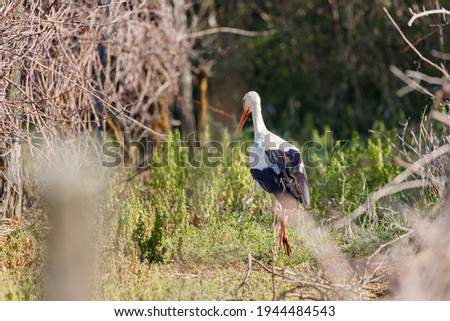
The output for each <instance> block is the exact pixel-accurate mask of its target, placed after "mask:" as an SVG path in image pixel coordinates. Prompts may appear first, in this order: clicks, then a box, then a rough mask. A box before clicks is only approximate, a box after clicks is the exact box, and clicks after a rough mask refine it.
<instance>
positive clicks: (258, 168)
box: [235, 91, 309, 256]
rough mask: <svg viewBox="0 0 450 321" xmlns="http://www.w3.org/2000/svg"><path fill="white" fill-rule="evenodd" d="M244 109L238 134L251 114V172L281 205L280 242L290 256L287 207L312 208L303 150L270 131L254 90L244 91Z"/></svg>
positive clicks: (237, 134)
mask: <svg viewBox="0 0 450 321" xmlns="http://www.w3.org/2000/svg"><path fill="white" fill-rule="evenodd" d="M242 104H243V109H244V110H243V112H242V116H241V120H240V122H239V127H238V129H237V131H236V135H235V137H236V138H237V137H238V136H239V133H240V132H241V129H242V127H243V126H244V123H245V121H246V120H247V117H248V116H249V115H250V114H252V117H253V127H254V134H255V141H254V143H253V144H252V146H251V148H250V154H249V163H250V173H251V174H252V176H253V178H254V179H255V180H256V181H257V182H258V183H259V185H261V187H262V188H263V189H264V190H265V191H266V192H269V193H272V194H273V195H275V197H276V199H277V200H278V201H279V202H280V204H281V208H282V210H281V217H279V221H280V232H279V242H280V246H281V244H283V247H284V251H285V252H286V254H287V255H288V256H290V255H291V252H292V249H291V246H290V245H289V241H288V238H287V235H286V225H287V216H286V210H287V209H294V208H295V209H298V206H299V204H300V203H302V204H303V206H304V207H305V208H309V191H308V178H307V176H306V171H305V166H304V165H303V161H302V159H301V157H300V152H299V150H298V148H296V147H295V146H294V145H292V144H291V143H289V142H287V141H285V140H284V139H282V138H280V137H279V136H277V135H275V134H273V133H271V132H270V131H268V130H267V128H266V125H265V124H264V120H263V118H262V113H261V99H260V98H259V95H258V94H257V93H256V92H255V91H250V92H248V93H247V94H245V96H244V98H243V100H242Z"/></svg>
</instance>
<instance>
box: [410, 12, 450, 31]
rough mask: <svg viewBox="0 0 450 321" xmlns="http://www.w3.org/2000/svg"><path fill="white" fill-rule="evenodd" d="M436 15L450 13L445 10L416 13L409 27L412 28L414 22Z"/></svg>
mask: <svg viewBox="0 0 450 321" xmlns="http://www.w3.org/2000/svg"><path fill="white" fill-rule="evenodd" d="M435 14H442V15H450V11H448V10H445V9H435V10H425V11H423V12H419V13H414V14H413V15H412V17H411V18H410V19H409V21H408V27H411V26H412V24H413V23H414V21H416V20H417V19H419V18H422V17H426V16H430V15H435Z"/></svg>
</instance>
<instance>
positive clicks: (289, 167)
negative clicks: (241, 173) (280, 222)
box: [250, 149, 310, 208]
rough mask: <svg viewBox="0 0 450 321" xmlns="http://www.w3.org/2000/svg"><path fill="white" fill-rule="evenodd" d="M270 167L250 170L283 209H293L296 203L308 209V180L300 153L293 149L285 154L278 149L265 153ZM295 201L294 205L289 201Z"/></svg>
mask: <svg viewBox="0 0 450 321" xmlns="http://www.w3.org/2000/svg"><path fill="white" fill-rule="evenodd" d="M266 155H267V157H268V158H269V160H270V162H271V163H272V164H273V166H272V167H268V168H265V169H263V170H259V169H251V170H250V172H251V174H252V176H253V178H254V179H255V180H257V181H258V183H259V184H260V185H261V186H262V187H263V188H264V190H266V191H267V192H269V193H273V194H275V196H276V197H277V199H278V200H279V201H280V202H281V204H282V205H283V206H285V207H294V206H295V203H296V202H300V203H303V206H304V207H305V208H309V206H310V201H309V191H308V178H307V176H306V173H305V169H304V166H303V162H302V158H301V156H300V153H299V152H298V151H296V150H294V149H289V150H287V151H285V152H283V151H281V150H279V149H271V150H267V151H266ZM292 198H294V199H295V201H296V202H295V203H294V204H293V202H292V201H291V199H292Z"/></svg>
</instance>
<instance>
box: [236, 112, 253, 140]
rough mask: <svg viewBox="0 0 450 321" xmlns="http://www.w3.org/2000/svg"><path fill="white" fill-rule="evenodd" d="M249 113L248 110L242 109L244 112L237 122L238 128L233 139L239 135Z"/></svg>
mask: <svg viewBox="0 0 450 321" xmlns="http://www.w3.org/2000/svg"><path fill="white" fill-rule="evenodd" d="M251 112H252V110H251V109H250V108H248V109H244V111H243V112H242V116H241V120H240V121H239V127H238V129H237V131H236V134H235V135H234V138H238V136H239V134H240V133H241V130H242V127H243V126H244V124H245V121H246V120H247V117H248V115H250V113H251Z"/></svg>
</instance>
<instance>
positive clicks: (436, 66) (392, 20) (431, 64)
mask: <svg viewBox="0 0 450 321" xmlns="http://www.w3.org/2000/svg"><path fill="white" fill-rule="evenodd" d="M383 10H384V12H385V13H386V15H387V16H388V18H389V20H390V21H391V22H392V24H393V25H394V27H395V29H397V31H398V33H399V34H400V36H401V37H402V38H403V40H404V41H405V42H406V43H407V44H408V46H409V47H410V48H411V49H412V50H413V51H414V52H415V53H416V54H417V56H418V57H419V58H420V59H422V60H423V61H425V62H426V63H427V64H429V65H430V66H432V67H433V68H435V69H437V70H439V71H440V72H441V73H442V74H443V75H444V76H445V78H446V79H448V77H449V75H448V72H447V70H445V69H444V68H442V67H441V66H438V65H437V64H435V63H434V62H432V61H431V60H429V59H428V58H426V57H425V56H424V55H422V53H421V52H420V51H419V50H418V49H417V48H416V47H415V46H414V45H413V44H412V43H411V42H410V41H409V39H408V38H407V37H406V36H405V34H404V33H403V32H402V30H401V29H400V27H399V26H398V24H397V23H396V22H395V20H394V18H392V16H391V15H390V14H389V12H388V11H387V9H386V8H383Z"/></svg>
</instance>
